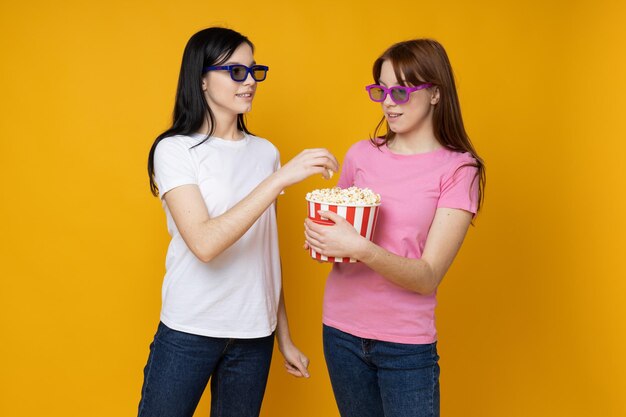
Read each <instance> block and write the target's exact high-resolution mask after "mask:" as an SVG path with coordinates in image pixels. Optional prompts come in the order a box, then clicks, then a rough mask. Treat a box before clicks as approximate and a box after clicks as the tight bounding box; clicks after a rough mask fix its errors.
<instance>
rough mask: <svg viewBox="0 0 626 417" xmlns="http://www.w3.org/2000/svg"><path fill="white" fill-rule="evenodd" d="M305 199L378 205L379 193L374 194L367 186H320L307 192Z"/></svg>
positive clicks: (328, 202) (329, 202) (332, 202)
mask: <svg viewBox="0 0 626 417" xmlns="http://www.w3.org/2000/svg"><path fill="white" fill-rule="evenodd" d="M306 199H307V200H309V201H314V202H318V203H324V204H343V205H351V206H352V205H364V206H370V205H378V204H380V194H376V193H375V192H373V191H372V190H370V189H369V188H359V187H350V188H339V187H335V188H322V189H319V190H313V191H311V192H310V193H307V195H306Z"/></svg>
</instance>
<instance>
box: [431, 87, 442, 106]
mask: <svg viewBox="0 0 626 417" xmlns="http://www.w3.org/2000/svg"><path fill="white" fill-rule="evenodd" d="M440 96H441V95H440V93H439V87H437V86H435V89H434V90H433V94H432V96H430V104H432V105H433V106H434V105H436V104H437V103H439V98H440Z"/></svg>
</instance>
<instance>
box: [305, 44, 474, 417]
mask: <svg viewBox="0 0 626 417" xmlns="http://www.w3.org/2000/svg"><path fill="white" fill-rule="evenodd" d="M373 73H374V74H373V75H374V82H375V84H372V85H369V86H367V87H366V90H367V91H368V93H369V97H370V98H371V100H373V101H375V102H379V103H381V105H382V110H383V113H384V116H383V118H382V120H381V121H380V123H379V124H378V126H377V127H376V130H375V133H374V136H373V138H372V139H371V140H364V141H360V142H357V143H356V144H355V145H353V146H352V147H351V148H350V150H349V151H348V153H347V154H346V157H345V159H344V163H343V167H342V171H341V177H340V179H339V183H338V186H339V187H342V188H345V187H350V186H357V187H362V188H365V187H367V188H370V189H372V190H374V191H375V192H377V193H379V194H380V195H381V201H382V204H381V206H380V213H379V217H378V224H377V226H376V231H375V235H374V239H373V241H369V240H367V239H365V238H363V237H361V236H360V235H359V233H358V232H357V231H356V230H355V229H354V227H352V226H351V225H350V224H349V223H348V222H347V221H346V220H344V219H343V218H342V217H339V216H338V215H337V214H335V213H332V212H328V211H324V212H321V213H320V214H321V215H322V216H323V217H325V218H328V219H330V220H332V221H333V222H334V223H335V225H333V226H324V225H319V224H315V223H313V222H312V221H311V220H309V219H307V220H306V224H305V234H306V242H307V245H308V246H310V247H311V248H312V249H313V250H315V251H316V252H318V253H320V254H322V255H324V256H328V257H337V258H342V257H352V258H356V259H357V260H358V261H359V262H358V263H337V264H335V265H334V266H333V269H332V271H331V272H330V275H329V277H328V281H327V284H326V291H325V294H324V314H323V322H324V329H323V331H324V353H325V357H326V363H327V366H328V370H329V374H330V378H331V382H332V385H333V391H334V393H335V399H336V401H337V405H338V407H339V411H340V413H341V415H342V417H352V416H355V417H357V416H358V417H367V416H386V417H389V416H398V417H399V416H438V415H439V365H438V359H439V356H438V355H437V347H436V344H437V331H436V328H435V306H436V292H437V287H438V286H439V284H440V283H441V280H442V279H443V277H444V275H445V273H446V271H447V270H448V268H449V267H450V265H451V263H452V261H453V260H454V258H455V256H456V254H457V252H458V250H459V249H460V247H461V244H462V242H463V239H464V237H465V234H466V232H467V230H468V227H469V225H470V224H471V222H472V219H473V217H474V215H475V214H476V213H477V212H478V210H479V208H480V206H481V202H482V199H483V190H484V185H485V168H484V163H483V161H482V159H481V158H480V157H479V156H478V154H477V153H476V151H475V150H474V147H473V145H472V143H471V142H470V139H469V137H468V135H467V133H466V132H465V128H464V126H463V120H462V117H461V111H460V106H459V100H458V97H457V93H456V87H455V83H454V78H453V74H452V68H451V66H450V62H449V60H448V57H447V54H446V52H445V50H444V48H443V47H442V46H441V45H440V44H439V43H438V42H436V41H433V40H430V39H417V40H411V41H406V42H401V43H398V44H395V45H393V46H391V47H390V48H389V49H388V50H387V51H385V52H384V53H383V54H382V55H381V56H380V57H379V58H378V59H377V60H376V61H375V62H374V68H373ZM383 125H386V128H387V129H386V130H387V131H386V133H385V134H383V135H379V134H378V133H379V131H380V129H381V128H382V126H383Z"/></svg>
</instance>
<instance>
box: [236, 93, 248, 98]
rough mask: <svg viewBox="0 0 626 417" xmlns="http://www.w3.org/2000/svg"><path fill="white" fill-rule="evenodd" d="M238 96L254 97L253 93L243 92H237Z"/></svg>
mask: <svg viewBox="0 0 626 417" xmlns="http://www.w3.org/2000/svg"><path fill="white" fill-rule="evenodd" d="M235 95H236V96H237V97H242V98H250V97H252V93H241V94H235Z"/></svg>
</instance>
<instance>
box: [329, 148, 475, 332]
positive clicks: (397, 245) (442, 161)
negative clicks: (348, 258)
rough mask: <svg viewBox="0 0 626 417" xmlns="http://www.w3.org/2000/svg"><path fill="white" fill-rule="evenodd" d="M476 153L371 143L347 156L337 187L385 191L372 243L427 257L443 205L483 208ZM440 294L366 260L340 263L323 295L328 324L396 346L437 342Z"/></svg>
mask: <svg viewBox="0 0 626 417" xmlns="http://www.w3.org/2000/svg"><path fill="white" fill-rule="evenodd" d="M474 163H475V160H474V158H473V157H472V156H471V155H470V154H469V153H460V152H454V151H450V150H448V149H446V148H441V149H438V150H436V151H433V152H427V153H423V154H414V155H401V154H395V153H393V152H391V151H390V150H389V148H387V146H381V147H380V148H376V147H375V146H374V145H372V143H371V142H370V141H369V140H363V141H360V142H357V143H355V144H354V145H353V146H352V147H351V148H350V149H349V150H348V153H347V154H346V157H345V158H344V162H343V168H342V171H341V177H340V178H339V182H338V184H337V185H338V186H339V187H342V188H345V187H350V186H352V185H355V186H357V187H361V188H364V187H367V188H370V189H371V190H373V191H374V192H376V193H379V194H380V196H381V202H382V204H381V206H380V212H379V216H378V222H377V224H376V229H375V231H374V239H373V241H374V242H375V243H376V244H377V245H379V246H381V247H383V248H385V249H387V250H388V251H390V252H392V253H395V254H396V255H400V256H404V257H407V258H414V259H419V258H420V257H421V256H422V251H423V250H424V245H425V244H426V237H427V236H428V231H429V229H430V225H431V224H432V221H433V218H434V216H435V211H436V210H437V208H439V207H445V208H454V209H462V210H467V211H469V212H472V213H476V207H477V199H478V179H475V174H476V171H477V169H476V168H475V167H473V166H463V165H465V164H474ZM436 304H437V300H436V295H435V294H433V295H428V296H423V295H420V294H417V293H415V292H411V291H408V290H406V289H403V288H401V287H399V286H398V285H396V284H394V283H393V282H391V281H389V280H387V279H386V278H383V277H382V276H381V275H379V274H378V273H376V272H374V271H373V270H372V269H370V268H369V267H367V266H366V265H365V264H363V263H360V262H358V263H354V264H349V263H336V264H334V266H333V269H332V271H331V272H330V274H329V276H328V280H327V282H326V291H325V293H324V315H323V322H324V324H326V325H328V326H331V327H335V328H337V329H339V330H342V331H344V332H347V333H350V334H352V335H354V336H358V337H364V338H369V339H377V340H384V341H388V342H397V343H413V344H426V343H433V342H435V341H436V340H437V330H436V328H435V306H436Z"/></svg>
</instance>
